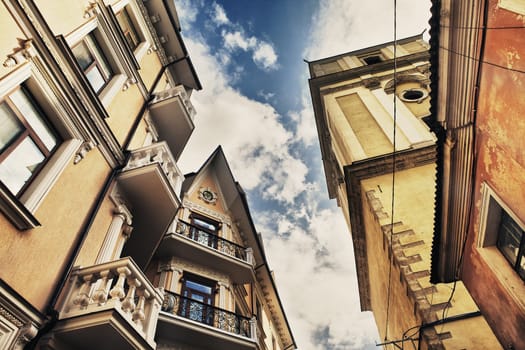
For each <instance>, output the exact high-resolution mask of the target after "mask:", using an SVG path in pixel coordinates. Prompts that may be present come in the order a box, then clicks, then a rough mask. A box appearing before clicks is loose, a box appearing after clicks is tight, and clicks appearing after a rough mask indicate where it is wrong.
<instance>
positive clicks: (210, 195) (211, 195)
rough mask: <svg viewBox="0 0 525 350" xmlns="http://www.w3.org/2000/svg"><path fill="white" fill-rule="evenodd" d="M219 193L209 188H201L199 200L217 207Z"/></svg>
mask: <svg viewBox="0 0 525 350" xmlns="http://www.w3.org/2000/svg"><path fill="white" fill-rule="evenodd" d="M217 198H218V197H217V193H216V192H214V191H213V190H212V189H211V188H209V187H201V188H200V189H199V199H201V200H203V201H204V202H206V203H208V204H213V205H215V204H216V203H217Z"/></svg>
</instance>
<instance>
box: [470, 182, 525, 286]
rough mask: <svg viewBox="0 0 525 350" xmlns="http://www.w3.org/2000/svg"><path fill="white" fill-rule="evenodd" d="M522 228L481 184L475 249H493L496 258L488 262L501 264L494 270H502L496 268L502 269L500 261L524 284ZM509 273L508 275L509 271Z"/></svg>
mask: <svg viewBox="0 0 525 350" xmlns="http://www.w3.org/2000/svg"><path fill="white" fill-rule="evenodd" d="M524 228H525V225H524V224H523V223H522V222H521V221H520V220H519V219H518V218H517V217H516V216H515V215H514V213H513V212H512V211H511V210H510V209H509V208H508V207H507V206H506V205H505V204H504V203H503V201H502V200H501V199H499V197H498V196H497V195H496V194H495V193H494V192H493V191H492V190H491V189H490V188H489V186H488V185H486V184H485V185H484V194H483V206H482V211H481V227H480V237H479V243H478V246H479V247H481V248H494V251H495V253H496V255H499V257H496V256H491V257H489V259H488V262H492V263H494V261H496V260H497V259H499V260H502V261H501V264H500V266H497V267H498V270H502V269H501V268H500V267H502V266H503V264H504V261H507V262H508V263H509V264H510V267H511V268H512V270H514V271H515V272H516V273H517V274H518V275H519V276H520V277H521V279H522V280H525V257H524V255H525V229H524ZM496 248H497V249H496ZM489 252H490V250H489ZM503 258H504V259H505V260H503ZM509 273H511V271H510V269H509Z"/></svg>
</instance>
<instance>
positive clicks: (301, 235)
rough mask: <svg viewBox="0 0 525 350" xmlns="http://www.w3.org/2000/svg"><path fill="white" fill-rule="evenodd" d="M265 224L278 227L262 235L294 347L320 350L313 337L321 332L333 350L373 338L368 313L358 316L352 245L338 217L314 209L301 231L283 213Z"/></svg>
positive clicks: (320, 346)
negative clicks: (275, 271)
mask: <svg viewBox="0 0 525 350" xmlns="http://www.w3.org/2000/svg"><path fill="white" fill-rule="evenodd" d="M299 209H300V208H299ZM266 221H267V222H275V221H276V222H278V224H279V233H280V234H279V235H269V236H267V237H265V247H266V252H267V255H268V259H269V261H270V262H271V263H272V265H273V266H278V267H279V270H278V272H277V273H276V280H277V286H278V288H279V292H280V295H281V298H282V300H283V303H284V305H285V308H286V312H287V315H288V318H289V321H290V323H291V325H292V327H293V331H294V334H295V337H296V339H297V342H298V346H299V348H300V349H307V350H324V349H325V347H324V345H323V344H319V343H318V340H316V339H315V338H313V335H314V334H315V333H316V332H319V331H320V330H322V329H327V330H328V334H327V336H328V338H327V339H326V340H325V341H326V343H328V344H330V345H331V346H333V348H334V349H358V348H360V347H361V346H363V345H364V343H365V341H366V340H367V339H371V338H374V337H375V336H376V335H375V325H374V324H373V321H372V320H371V318H370V315H369V314H368V313H366V314H364V313H361V312H359V307H358V305H359V296H358V291H357V288H356V286H355V282H354V281H353V279H352V278H351V276H354V275H355V268H354V261H353V254H352V251H353V249H352V243H351V239H350V236H349V234H348V231H347V228H346V224H345V222H344V220H343V219H342V217H341V215H340V213H339V212H336V211H334V210H321V211H317V212H316V213H315V214H313V215H312V216H310V217H308V222H309V227H308V230H307V231H305V230H303V229H301V228H300V227H298V226H297V224H296V223H295V222H294V219H293V217H289V216H285V215H283V214H277V213H274V214H273V215H271V216H270V217H268V218H267V219H266ZM260 226H261V224H259V223H258V227H260ZM263 232H265V230H263ZM266 232H268V230H266ZM285 233H286V235H284V234H285ZM298 286H302V287H301V288H300V290H298Z"/></svg>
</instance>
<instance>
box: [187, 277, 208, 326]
mask: <svg viewBox="0 0 525 350" xmlns="http://www.w3.org/2000/svg"><path fill="white" fill-rule="evenodd" d="M215 285H216V282H215V281H211V280H208V279H207V278H204V277H200V276H196V275H192V274H186V275H185V276H184V280H183V285H182V293H181V294H182V296H183V299H182V301H181V303H180V308H179V315H181V316H183V317H186V318H189V319H190V320H193V321H197V322H201V323H206V324H213V314H214V309H213V304H214V299H215V298H214V296H215Z"/></svg>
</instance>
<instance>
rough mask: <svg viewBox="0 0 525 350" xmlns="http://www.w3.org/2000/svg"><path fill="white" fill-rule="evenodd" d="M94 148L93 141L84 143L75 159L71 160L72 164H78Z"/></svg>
mask: <svg viewBox="0 0 525 350" xmlns="http://www.w3.org/2000/svg"><path fill="white" fill-rule="evenodd" d="M95 147H96V145H95V143H94V142H93V141H87V142H84V143H83V144H82V146H80V148H79V150H78V151H77V153H76V155H75V158H74V159H73V164H78V163H80V161H81V160H82V159H84V158H85V157H86V154H87V153H88V152H89V151H91V150H92V149H94V148H95Z"/></svg>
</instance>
